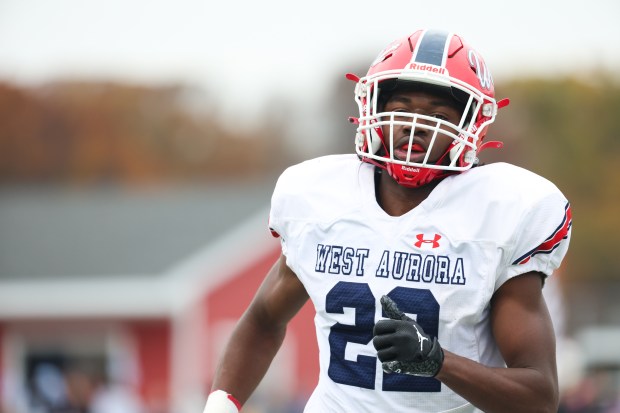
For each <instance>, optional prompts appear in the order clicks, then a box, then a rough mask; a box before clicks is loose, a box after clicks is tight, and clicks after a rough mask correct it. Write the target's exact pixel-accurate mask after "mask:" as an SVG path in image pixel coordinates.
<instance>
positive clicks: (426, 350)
mask: <svg viewBox="0 0 620 413" xmlns="http://www.w3.org/2000/svg"><path fill="white" fill-rule="evenodd" d="M381 306H382V307H383V311H384V312H385V314H387V316H388V317H389V318H390V319H389V320H380V321H378V322H377V324H375V328H374V331H373V334H374V338H373V340H372V344H373V345H374V346H375V348H376V349H377V356H378V357H379V360H381V363H382V366H383V371H385V372H386V373H405V374H411V375H414V376H422V377H435V375H436V374H437V373H438V372H439V370H440V369H441V366H442V364H443V350H442V349H441V346H440V345H439V341H437V338H436V337H431V336H429V335H428V334H426V333H425V332H424V330H422V327H420V325H419V324H418V323H416V322H415V321H414V320H412V319H411V318H409V317H407V315H406V314H405V313H403V312H402V311H400V310H399V309H398V306H397V305H396V303H395V302H394V301H392V299H391V298H389V297H388V296H386V295H384V296H383V297H381Z"/></svg>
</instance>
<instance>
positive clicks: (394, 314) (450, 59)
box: [205, 30, 572, 413]
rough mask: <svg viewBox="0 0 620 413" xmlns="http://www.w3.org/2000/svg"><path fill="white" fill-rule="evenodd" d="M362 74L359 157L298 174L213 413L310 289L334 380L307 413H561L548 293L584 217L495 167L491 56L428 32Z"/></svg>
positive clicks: (248, 386)
mask: <svg viewBox="0 0 620 413" xmlns="http://www.w3.org/2000/svg"><path fill="white" fill-rule="evenodd" d="M347 77H348V78H349V79H351V80H354V81H355V82H356V86H355V100H356V102H357V104H358V106H359V117H358V118H355V119H353V122H354V123H356V124H357V134H356V138H355V148H356V154H347V155H333V156H325V157H321V158H318V159H313V160H309V161H306V162H303V163H301V164H298V165H296V166H293V167H291V168H289V169H287V170H286V171H285V172H284V173H283V174H282V175H281V177H280V178H279V180H278V183H277V185H276V188H275V190H274V193H273V197H272V205H271V213H270V228H271V230H272V232H273V233H274V234H276V235H277V236H279V237H280V239H281V245H282V255H281V258H280V259H279V261H278V262H276V263H275V265H274V266H273V268H272V269H271V271H270V272H269V273H268V274H267V276H266V278H265V280H264V282H263V284H262V286H261V287H260V289H259V290H258V291H257V293H256V296H255V297H254V299H253V301H252V303H251V304H250V306H249V308H248V309H247V311H246V312H245V314H244V315H243V317H242V318H241V319H240V320H239V322H238V325H237V326H236V328H235V330H234V333H233V334H232V337H231V339H230V342H229V344H228V346H227V348H226V351H225V354H224V355H223V358H222V360H221V362H220V364H219V367H218V370H217V372H216V375H215V378H214V384H213V392H212V393H211V395H210V396H209V398H208V400H207V405H206V408H205V413H237V412H238V411H239V409H240V408H241V406H242V405H243V403H244V402H245V401H246V400H247V399H248V398H249V397H250V395H251V394H252V392H253V391H254V389H255V388H256V386H257V385H258V383H259V382H260V380H261V378H262V377H263V375H264V374H265V372H266V371H267V369H268V367H269V365H270V363H271V361H272V359H273V357H274V355H275V354H276V352H277V351H278V348H279V346H280V345H281V343H282V340H283V339H284V335H285V331H286V326H287V323H288V322H289V321H290V320H291V318H292V317H294V316H295V314H296V313H297V312H298V311H299V309H300V308H301V307H302V306H303V305H304V303H305V302H306V301H307V300H308V299H310V300H311V301H312V303H313V305H314V308H315V309H316V317H315V327H316V334H317V339H318V347H319V357H320V360H319V363H320V377H319V381H318V385H317V387H316V389H315V391H314V392H313V394H312V396H311V397H310V399H309V401H308V403H307V405H306V408H305V411H306V412H318V413H328V412H339V413H340V412H355V413H360V412H373V413H374V412H394V413H396V412H408V413H417V412H453V413H456V412H479V411H484V412H501V413H507V412H519V413H523V412H555V411H557V405H558V384H557V372H556V361H555V342H554V333H553V326H552V323H551V320H550V317H549V312H548V310H547V307H546V305H545V301H544V299H543V296H542V292H541V291H542V287H543V285H544V281H545V279H546V277H548V276H551V274H552V273H553V271H554V269H556V268H557V267H558V266H559V265H560V263H561V261H562V259H563V257H564V255H565V253H566V251H567V248H568V244H569V239H570V233H571V224H572V220H571V210H570V206H569V203H568V201H567V200H566V198H565V197H564V196H563V195H562V193H561V192H560V191H559V190H558V189H557V188H556V186H555V185H553V184H552V183H551V182H549V181H548V180H546V179H544V178H542V177H540V176H538V175H536V174H534V173H532V172H529V171H527V170H524V169H522V168H520V167H517V166H514V165H510V164H507V163H492V164H488V165H484V166H482V165H480V164H479V161H478V153H479V152H480V151H481V150H482V149H484V148H485V147H488V146H493V147H500V146H501V144H500V143H498V142H488V141H485V140H484V138H485V135H486V132H487V129H488V127H489V125H490V124H491V123H492V122H493V121H494V120H495V117H496V114H497V111H498V109H499V108H501V107H503V106H505V105H506V104H507V101H506V100H500V101H496V99H495V92H494V85H493V79H492V77H491V73H490V72H489V69H488V67H487V66H486V64H485V61H484V60H483V58H482V56H481V55H480V54H479V53H478V52H477V51H476V50H474V49H473V48H472V47H470V46H469V44H468V43H467V42H466V41H465V40H464V39H463V38H462V37H460V36H458V35H456V34H453V33H447V32H444V31H438V30H420V31H416V32H415V33H413V34H411V35H410V36H406V37H403V38H401V39H398V40H396V41H394V42H393V43H391V44H389V45H388V47H386V48H385V49H384V50H383V51H382V52H381V53H380V54H379V56H378V57H377V58H376V59H375V60H374V61H373V63H372V64H371V66H370V69H369V71H368V73H367V74H366V76H364V77H362V78H358V77H357V76H354V75H347Z"/></svg>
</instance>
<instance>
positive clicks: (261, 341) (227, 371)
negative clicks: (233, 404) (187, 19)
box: [212, 314, 286, 404]
mask: <svg viewBox="0 0 620 413" xmlns="http://www.w3.org/2000/svg"><path fill="white" fill-rule="evenodd" d="M285 332H286V329H285V327H284V326H282V327H279V328H264V327H261V326H260V325H259V324H257V323H255V322H253V321H252V320H251V319H249V318H248V316H247V314H246V315H244V316H243V317H242V318H241V320H239V323H238V324H237V326H236V327H235V330H234V332H233V334H232V336H231V338H230V341H229V344H228V345H227V347H226V350H225V352H224V354H223V356H222V358H221V360H220V364H219V366H218V368H217V371H216V373H215V377H214V380H213V386H212V390H217V389H221V390H224V391H226V392H228V393H230V394H232V395H233V396H234V397H235V398H236V399H237V400H239V402H241V403H242V404H243V403H245V402H246V401H247V399H248V398H249V397H250V396H251V395H252V392H254V390H255V389H256V387H257V386H258V384H259V383H260V381H261V380H262V378H263V377H264V375H265V373H266V372H267V370H268V369H269V365H270V364H271V362H272V360H273V358H274V356H275V355H276V353H277V352H278V349H279V348H280V346H281V345H282V342H283V340H284V335H285Z"/></svg>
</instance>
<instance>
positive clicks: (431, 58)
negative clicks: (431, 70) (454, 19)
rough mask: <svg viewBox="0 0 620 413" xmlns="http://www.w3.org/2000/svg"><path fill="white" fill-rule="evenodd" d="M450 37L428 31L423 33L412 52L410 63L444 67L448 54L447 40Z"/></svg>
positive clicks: (437, 31)
mask: <svg viewBox="0 0 620 413" xmlns="http://www.w3.org/2000/svg"><path fill="white" fill-rule="evenodd" d="M451 37H452V36H450V35H449V33H448V32H444V31H439V30H428V31H426V32H424V34H423V35H422V38H421V39H420V40H419V41H418V44H417V45H416V49H415V50H414V51H413V58H412V59H411V61H412V62H417V63H428V64H431V65H435V66H445V64H446V58H447V54H448V45H449V40H450V39H451Z"/></svg>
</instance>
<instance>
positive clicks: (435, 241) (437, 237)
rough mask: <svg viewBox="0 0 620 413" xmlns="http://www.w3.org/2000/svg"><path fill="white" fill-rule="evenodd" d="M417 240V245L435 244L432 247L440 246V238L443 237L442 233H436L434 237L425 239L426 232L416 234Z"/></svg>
mask: <svg viewBox="0 0 620 413" xmlns="http://www.w3.org/2000/svg"><path fill="white" fill-rule="evenodd" d="M415 237H416V238H417V241H416V243H415V244H413V245H415V246H416V247H418V248H422V244H433V246H432V248H437V247H439V240H440V239H441V235H439V234H435V236H434V238H433V239H424V234H418V235H416V236H415Z"/></svg>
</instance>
